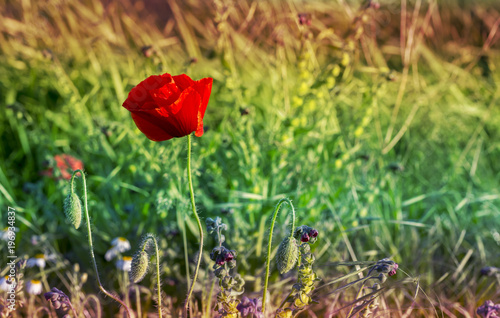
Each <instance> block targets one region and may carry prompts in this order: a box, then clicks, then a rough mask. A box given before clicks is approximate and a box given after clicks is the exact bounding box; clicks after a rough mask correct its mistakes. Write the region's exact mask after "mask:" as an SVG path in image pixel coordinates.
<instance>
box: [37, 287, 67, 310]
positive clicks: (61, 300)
mask: <svg viewBox="0 0 500 318" xmlns="http://www.w3.org/2000/svg"><path fill="white" fill-rule="evenodd" d="M43 296H44V297H45V300H47V301H48V302H51V303H52V306H54V308H55V309H59V308H61V307H62V308H63V309H66V308H67V307H72V306H71V302H70V300H69V297H68V296H67V295H66V294H65V293H64V292H62V291H60V290H59V289H57V288H55V287H53V288H52V289H51V290H50V292H48V293H45V294H43Z"/></svg>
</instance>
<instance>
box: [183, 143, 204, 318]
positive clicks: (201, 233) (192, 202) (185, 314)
mask: <svg viewBox="0 0 500 318" xmlns="http://www.w3.org/2000/svg"><path fill="white" fill-rule="evenodd" d="M187 143H188V156H187V174H188V182H189V193H190V195H191V207H192V209H193V214H194V217H195V219H196V223H197V224H198V230H199V232H200V250H199V253H198V260H197V262H196V269H195V270H194V276H193V281H192V282H191V287H190V288H189V291H188V294H187V297H186V301H185V303H184V317H185V318H187V316H188V307H189V299H190V298H191V295H192V294H193V289H194V284H195V283H196V278H197V277H198V271H199V269H200V263H201V256H202V253H203V227H202V226H201V221H200V217H199V216H198V212H196V204H195V202H194V190H193V177H192V176H191V134H189V135H187Z"/></svg>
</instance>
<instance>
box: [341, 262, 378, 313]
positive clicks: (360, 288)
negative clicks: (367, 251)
mask: <svg viewBox="0 0 500 318" xmlns="http://www.w3.org/2000/svg"><path fill="white" fill-rule="evenodd" d="M372 271H373V268H372V269H370V271H369V272H368V275H366V277H367V278H373V277H372V276H370V274H371V273H372ZM367 280H368V279H365V280H363V282H362V283H361V286H360V287H359V290H358V293H357V294H356V299H355V300H354V303H353V304H352V306H351V309H350V310H349V314H348V315H347V317H352V316H351V315H352V311H353V310H354V307H355V306H356V303H357V302H358V299H359V297H360V296H361V292H362V291H363V287H365V283H366V281H367Z"/></svg>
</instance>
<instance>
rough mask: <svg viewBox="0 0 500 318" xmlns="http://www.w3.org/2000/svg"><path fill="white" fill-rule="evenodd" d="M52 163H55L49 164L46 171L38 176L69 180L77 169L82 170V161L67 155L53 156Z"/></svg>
mask: <svg viewBox="0 0 500 318" xmlns="http://www.w3.org/2000/svg"><path fill="white" fill-rule="evenodd" d="M54 161H55V163H52V164H50V163H49V167H48V169H46V170H44V171H42V172H41V173H40V174H41V175H44V176H47V177H51V178H54V179H65V180H69V179H71V175H72V174H73V171H75V170H78V169H80V170H83V163H82V161H80V160H78V159H76V158H75V157H73V156H70V155H67V154H62V155H55V156H54Z"/></svg>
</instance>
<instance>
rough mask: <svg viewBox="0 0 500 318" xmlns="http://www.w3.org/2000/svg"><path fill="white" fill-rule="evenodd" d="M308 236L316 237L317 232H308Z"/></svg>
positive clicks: (314, 230) (312, 230) (313, 230)
mask: <svg viewBox="0 0 500 318" xmlns="http://www.w3.org/2000/svg"><path fill="white" fill-rule="evenodd" d="M309 235H310V236H311V237H316V236H318V231H317V230H316V229H311V231H309Z"/></svg>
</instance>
